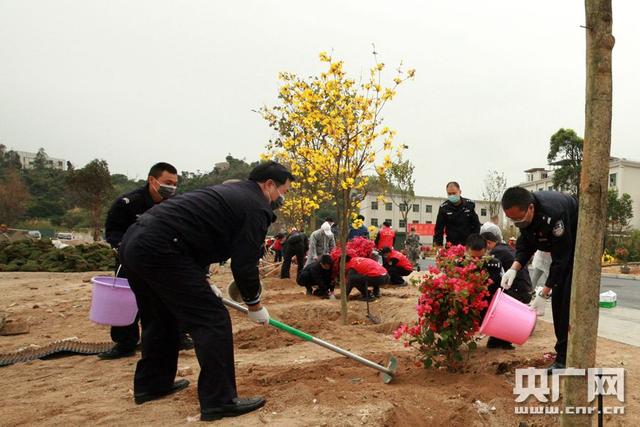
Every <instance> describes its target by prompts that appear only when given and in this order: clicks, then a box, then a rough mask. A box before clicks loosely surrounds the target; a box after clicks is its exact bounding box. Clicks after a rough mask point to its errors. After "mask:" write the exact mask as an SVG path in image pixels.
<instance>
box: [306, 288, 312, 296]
mask: <svg viewBox="0 0 640 427" xmlns="http://www.w3.org/2000/svg"><path fill="white" fill-rule="evenodd" d="M307 295H313V288H312V287H310V286H307Z"/></svg>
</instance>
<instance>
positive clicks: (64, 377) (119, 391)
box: [0, 266, 640, 427]
mask: <svg viewBox="0 0 640 427" xmlns="http://www.w3.org/2000/svg"><path fill="white" fill-rule="evenodd" d="M217 270H218V274H217V275H216V276H215V277H214V278H213V280H214V283H218V284H223V285H224V284H226V283H228V282H229V281H230V279H231V274H230V271H229V268H228V266H224V267H217ZM292 274H293V271H292ZM92 275H93V274H90V273H86V274H77V273H76V274H71V273H69V274H48V273H0V290H1V291H2V292H0V307H1V308H2V310H3V311H5V312H6V313H7V315H8V316H11V317H20V318H23V319H27V321H28V322H29V326H30V332H29V334H23V335H16V336H11V337H1V336H0V351H11V350H14V349H16V348H19V347H26V346H29V345H31V344H40V345H42V344H44V343H47V342H50V341H52V340H55V339H61V338H66V337H71V336H76V337H78V338H79V339H81V340H86V341H105V340H108V339H109V329H108V327H104V326H97V325H95V324H93V323H91V322H90V321H89V320H88V310H89V304H90V293H91V286H90V283H89V278H90V277H91V276H92ZM265 282H266V292H265V298H264V303H265V306H266V307H267V308H268V309H269V312H270V314H271V315H272V317H274V318H275V319H279V320H281V321H283V322H285V323H287V324H290V325H292V326H294V327H296V328H298V329H301V330H302V331H304V332H307V333H310V334H312V335H314V336H316V337H318V338H320V339H323V340H325V341H328V342H330V343H332V344H334V345H337V346H339V347H341V348H344V349H346V350H348V351H351V352H353V353H356V354H358V355H360V356H362V357H365V358H367V359H368V360H371V361H373V362H375V363H378V364H381V365H383V366H385V365H386V363H387V361H388V358H389V357H390V356H394V357H396V358H397V359H398V370H397V374H396V377H395V379H394V381H392V382H391V383H390V384H388V385H387V384H383V383H382V382H381V381H380V378H379V372H378V371H377V370H375V369H371V368H369V367H367V366H363V365H361V364H359V363H357V362H355V361H353V360H351V359H348V358H346V357H343V356H341V355H339V354H337V353H334V352H332V351H329V350H327V349H325V348H323V347H320V346H318V345H315V344H313V343H310V342H306V341H303V340H301V339H299V338H297V337H295V336H292V335H290V334H288V333H286V332H283V331H279V330H277V329H275V328H268V327H261V326H256V325H255V324H253V323H251V322H250V321H249V320H248V319H246V316H245V315H243V314H240V313H237V312H235V311H232V312H231V317H232V320H233V330H234V345H235V350H236V351H235V362H236V379H237V385H238V392H239V394H240V395H241V396H251V395H263V396H265V397H266V398H267V404H266V406H265V407H264V408H263V409H261V410H260V411H256V412H255V413H252V414H248V415H245V416H243V417H242V418H238V419H225V420H222V421H219V422H217V423H216V425H217V426H218V425H219V426H223V427H224V426H235V425H243V426H262V425H264V424H271V425H277V426H309V425H312V426H327V427H329V426H331V427H334V426H339V427H340V426H345V427H346V426H358V425H367V426H374V427H377V426H407V425H408V426H447V427H449V426H454V427H455V426H506V425H508V426H516V425H518V424H519V423H520V422H524V423H526V424H527V425H530V426H533V425H535V426H538V427H543V426H555V425H557V423H558V419H557V417H555V416H519V415H515V413H514V406H515V400H514V395H513V385H514V370H515V369H516V368H520V367H529V366H533V367H541V366H546V364H547V363H548V359H545V357H544V356H545V352H548V351H549V350H550V349H551V348H552V347H553V343H554V339H553V327H552V325H550V324H547V323H544V322H541V323H540V324H539V325H538V326H537V327H536V330H535V332H534V334H533V336H532V337H531V339H530V340H529V342H527V344H526V345H524V346H518V347H517V348H516V350H513V351H504V350H493V349H487V348H486V339H483V340H481V341H480V342H479V347H478V350H477V351H476V352H475V353H473V354H472V355H471V357H470V358H469V361H468V364H467V368H466V370H465V372H463V373H450V372H447V371H446V370H443V369H440V370H437V369H433V370H425V369H423V368H422V367H421V366H420V361H419V360H417V354H416V353H415V351H414V350H413V349H410V348H409V349H408V348H405V347H404V346H403V343H402V342H401V341H397V340H394V339H393V337H392V336H391V333H392V332H393V330H394V329H395V328H397V326H398V325H399V324H400V322H410V321H413V320H414V319H415V316H416V315H415V304H416V300H417V289H415V288H413V287H410V286H409V287H404V288H385V289H383V291H382V298H381V299H380V300H378V301H377V302H375V303H372V304H370V305H369V308H370V311H371V312H372V313H373V314H375V315H376V316H377V317H379V318H380V320H381V321H382V323H380V324H378V325H375V324H373V323H372V322H371V321H370V320H368V319H367V317H366V314H367V311H366V304H365V303H363V302H360V301H349V316H348V319H347V320H348V322H347V325H342V321H341V318H340V301H329V300H321V299H318V298H315V297H307V296H305V295H304V293H303V291H304V290H303V289H302V288H300V287H299V286H297V285H295V284H294V283H293V281H292V280H280V279H267V280H266V281H265ZM222 287H223V288H224V286H222ZM599 349H600V352H599V353H598V364H599V365H600V366H603V367H607V366H609V367H611V366H624V367H625V369H627V375H626V378H625V382H626V383H627V384H626V389H627V396H625V397H626V398H627V399H626V402H625V407H626V408H625V409H626V410H625V415H622V416H613V417H611V418H610V419H609V420H605V423H606V424H609V423H610V422H611V423H612V424H614V425H615V424H616V423H617V425H640V418H639V416H638V413H640V411H639V410H640V396H639V395H638V393H637V392H636V391H635V390H638V389H640V384H639V381H638V372H639V369H640V350H639V349H637V348H635V347H631V346H627V345H624V344H619V343H615V342H612V341H607V340H604V339H600V340H599ZM138 358H139V354H138V355H137V357H130V358H124V359H119V360H112V361H102V360H99V359H98V358H97V357H95V356H72V357H65V358H58V359H54V360H47V361H43V360H38V361H33V362H28V363H19V364H15V365H11V366H9V367H5V368H2V381H4V383H5V384H11V387H5V388H4V389H3V393H1V394H0V406H1V407H2V408H3V411H2V421H1V422H0V424H2V425H8V426H13V425H61V424H67V425H85V424H91V425H110V426H111V425H116V426H120V425H121V426H125V425H126V426H129V425H182V424H192V423H190V422H189V421H188V419H189V420H193V417H194V416H195V415H197V414H198V412H199V407H198V399H197V378H198V375H199V367H198V361H197V359H196V357H195V352H194V351H193V350H191V351H183V352H181V353H180V359H179V362H178V364H179V366H182V367H184V366H189V367H190V368H191V370H189V373H188V374H185V375H186V378H187V379H189V380H190V381H191V383H192V384H191V386H189V387H188V388H187V389H186V390H184V391H181V392H179V393H176V394H175V395H172V396H170V397H167V398H165V399H163V400H161V401H158V402H153V403H149V404H144V405H135V404H134V403H133V399H132V393H133V391H132V387H133V384H132V380H133V373H134V370H135V366H136V363H137V361H138ZM191 371H192V372H191ZM476 401H481V402H483V403H485V404H487V405H488V406H489V407H491V408H493V407H495V410H492V411H490V413H488V414H481V413H479V412H478V410H477V409H476V407H475V406H474V403H475V402H476ZM611 404H612V405H614V403H613V402H612V403H611ZM188 417H189V418H188Z"/></svg>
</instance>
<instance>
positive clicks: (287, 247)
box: [283, 231, 309, 253]
mask: <svg viewBox="0 0 640 427" xmlns="http://www.w3.org/2000/svg"><path fill="white" fill-rule="evenodd" d="M308 247H309V238H308V237H307V235H306V234H304V233H302V232H300V231H295V232H293V233H291V234H290V235H289V237H287V240H285V241H284V245H283V250H284V252H285V253H296V252H297V251H299V250H302V251H303V252H306V250H307V248H308Z"/></svg>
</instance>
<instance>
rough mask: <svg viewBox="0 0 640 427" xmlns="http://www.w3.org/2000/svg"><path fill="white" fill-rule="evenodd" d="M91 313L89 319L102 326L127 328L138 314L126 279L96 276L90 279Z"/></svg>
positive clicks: (133, 296)
mask: <svg viewBox="0 0 640 427" xmlns="http://www.w3.org/2000/svg"><path fill="white" fill-rule="evenodd" d="M91 283H92V284H93V290H92V293H91V311H90V312H89V319H91V320H92V321H94V322H96V323H100V324H102V325H111V326H127V325H130V324H132V323H133V321H134V320H135V318H136V314H138V305H137V304H136V297H135V295H134V294H133V291H132V290H131V288H130V287H129V282H128V281H127V279H124V278H122V277H112V276H96V277H94V278H92V279H91Z"/></svg>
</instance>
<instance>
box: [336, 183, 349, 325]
mask: <svg viewBox="0 0 640 427" xmlns="http://www.w3.org/2000/svg"><path fill="white" fill-rule="evenodd" d="M348 206H349V191H347V190H343V191H342V210H340V209H338V214H339V216H340V219H339V221H340V224H339V225H340V251H341V255H340V272H339V273H338V274H339V276H340V277H339V279H340V314H341V319H342V324H343V325H346V324H347V314H348V312H349V305H348V295H347V283H346V276H345V268H346V257H347V230H348V229H349V209H348V208H347V207H348Z"/></svg>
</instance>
